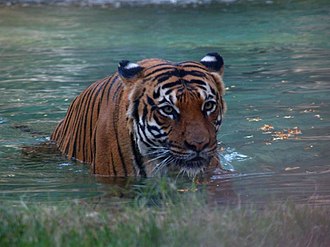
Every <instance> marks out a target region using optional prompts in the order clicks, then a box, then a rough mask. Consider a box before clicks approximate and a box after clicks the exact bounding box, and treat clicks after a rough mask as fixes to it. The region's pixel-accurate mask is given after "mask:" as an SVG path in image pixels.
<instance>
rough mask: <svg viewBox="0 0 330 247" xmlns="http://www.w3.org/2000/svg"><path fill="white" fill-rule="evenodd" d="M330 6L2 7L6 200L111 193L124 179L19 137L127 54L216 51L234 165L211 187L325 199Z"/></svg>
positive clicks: (216, 192) (264, 196) (39, 132)
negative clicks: (35, 150) (28, 150)
mask: <svg viewBox="0 0 330 247" xmlns="http://www.w3.org/2000/svg"><path fill="white" fill-rule="evenodd" d="M329 16H330V4H329V3H327V1H275V2H272V3H271V2H267V3H266V2H262V1H257V2H249V1H243V2H238V3H231V4H214V5H201V6H198V7H193V6H190V7H189V6H188V7H182V6H175V5H168V6H159V5H157V6H144V7H143V6H142V7H141V6H140V7H123V8H117V9H115V8H111V7H108V8H101V7H93V8H87V7H86V8H81V7H75V6H65V7H60V6H39V7H38V6H30V7H23V6H12V7H4V6H2V7H0V200H2V201H3V200H13V201H17V200H32V201H62V200H67V199H69V200H73V199H92V200H94V199H95V200H104V201H105V202H107V201H108V200H109V201H111V198H113V197H112V195H113V194H116V192H117V190H118V187H120V186H121V185H122V184H123V183H125V182H126V181H125V180H120V181H118V180H113V181H108V182H110V184H109V183H104V182H102V181H100V180H99V179H98V178H96V177H94V176H93V175H92V174H90V173H89V170H88V166H87V165H82V164H77V163H74V162H71V161H68V160H66V159H65V158H63V157H61V156H59V155H56V154H48V155H47V154H41V155H39V156H38V157H31V156H25V155H22V146H25V145H31V144H37V143H40V142H43V141H45V140H46V139H47V137H48V136H49V135H50V133H51V132H52V130H53V129H54V127H55V125H56V124H57V122H58V121H59V120H60V119H61V118H62V117H63V116H64V114H65V112H66V109H67V107H68V105H69V103H70V102H71V101H72V99H73V98H74V97H75V96H76V95H78V94H79V92H81V91H82V90H83V89H85V88H86V87H87V86H88V85H89V84H90V83H91V82H93V81H95V80H97V79H100V78H103V77H105V76H107V75H109V74H111V73H112V72H113V71H115V70H116V66H117V63H118V61H120V60H122V59H129V60H131V61H137V60H140V59H143V58H149V57H159V58H165V59H168V60H172V61H182V60H192V59H193V60H200V58H202V57H203V56H204V55H205V54H206V53H208V52H210V51H218V52H220V53H221V54H222V55H223V57H224V59H225V64H226V68H225V83H226V86H227V90H228V91H227V94H226V97H225V99H226V101H227V105H228V112H227V114H226V118H225V120H224V123H223V126H222V128H221V130H220V133H219V140H220V141H221V147H222V149H223V152H222V157H223V164H224V165H226V166H227V167H229V168H230V167H234V168H235V170H236V171H237V172H238V174H237V175H235V176H228V177H223V176H219V175H217V173H216V171H215V172H214V176H213V177H212V181H211V182H210V183H209V184H208V185H207V187H208V190H209V192H210V196H211V197H212V198H214V200H216V201H221V202H223V201H226V200H227V199H228V198H239V200H241V201H243V202H244V201H247V202H249V201H256V202H260V203H264V202H266V201H267V200H269V199H270V198H273V199H275V200H279V201H283V200H287V199H291V200H294V201H297V202H302V203H313V202H316V203H319V204H329V203H330V152H329V147H330V119H329V117H330V96H329V93H330V61H329V57H330V44H329V40H330V35H329V34H330V24H329V23H330V18H329ZM17 125H24V126H28V127H29V129H31V130H33V131H32V132H27V131H22V128H15V127H14V126H17ZM265 125H271V126H272V127H273V129H270V130H269V131H267V129H266V128H265ZM262 127H264V128H263V129H262ZM23 130H24V128H23ZM228 200H229V199H228Z"/></svg>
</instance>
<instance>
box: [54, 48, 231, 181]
mask: <svg viewBox="0 0 330 247" xmlns="http://www.w3.org/2000/svg"><path fill="white" fill-rule="evenodd" d="M223 71H224V62H223V58H222V57H221V56H220V55H219V54H217V53H209V54H207V55H206V56H205V57H204V58H203V59H202V60H201V61H200V62H194V61H187V62H182V63H177V64H175V63H172V62H169V61H165V60H161V59H145V60H142V61H140V62H138V63H131V62H129V61H126V60H124V61H122V62H120V64H119V66H118V71H117V72H116V73H114V74H113V75H112V76H109V77H106V78H104V79H102V80H99V81H97V82H95V83H93V84H92V85H90V86H89V87H88V88H87V89H86V90H84V91H83V92H82V93H81V94H80V95H78V96H77V97H76V98H75V99H74V101H73V102H72V103H71V105H70V106H69V108H68V111H67V113H66V115H65V117H64V119H63V120H62V121H61V122H60V123H59V124H58V126H57V127H56V129H55V130H54V132H53V133H52V135H51V140H53V141H55V142H56V144H57V146H58V148H59V149H60V151H61V152H62V153H63V154H65V155H67V157H68V158H69V159H71V158H74V159H76V160H78V161H81V162H85V163H89V164H91V167H92V171H93V173H95V174H98V175H106V176H153V175H155V174H157V173H163V172H164V171H167V170H168V169H174V170H177V171H178V172H179V173H180V172H181V173H187V174H188V175H189V176H194V175H196V174H198V173H200V172H202V171H203V170H204V169H205V168H206V167H208V166H218V165H219V158H218V154H217V132H218V130H219V127H220V125H221V122H222V118H223V114H224V112H225V102H224V100H223V95H224V85H223V81H222V76H223Z"/></svg>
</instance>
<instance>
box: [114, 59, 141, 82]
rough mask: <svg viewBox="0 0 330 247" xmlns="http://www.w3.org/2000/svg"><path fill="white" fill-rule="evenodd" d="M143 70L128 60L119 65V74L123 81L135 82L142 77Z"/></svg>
mask: <svg viewBox="0 0 330 247" xmlns="http://www.w3.org/2000/svg"><path fill="white" fill-rule="evenodd" d="M142 70H143V68H142V67H141V66H140V65H138V64H137V63H131V62H130V61H127V60H122V61H121V62H119V64H118V73H119V75H120V77H121V78H122V79H123V81H134V80H135V79H137V78H138V77H139V76H140V75H141V72H142Z"/></svg>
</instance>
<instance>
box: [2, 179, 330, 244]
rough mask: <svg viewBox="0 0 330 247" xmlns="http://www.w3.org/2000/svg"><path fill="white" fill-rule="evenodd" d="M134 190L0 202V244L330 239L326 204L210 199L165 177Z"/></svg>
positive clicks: (300, 241)
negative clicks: (110, 196) (128, 198)
mask: <svg viewBox="0 0 330 247" xmlns="http://www.w3.org/2000/svg"><path fill="white" fill-rule="evenodd" d="M162 186H163V187H162ZM147 187H148V186H147ZM151 187H152V186H151ZM171 187H173V188H172V189H171ZM138 190H139V191H140V194H139V195H138V196H137V197H136V198H137V199H136V200H135V201H134V202H133V203H131V204H125V205H122V204H121V205H119V206H118V205H117V206H115V207H114V206H112V207H105V206H104V205H102V206H101V207H95V205H90V204H82V203H80V202H76V203H64V204H61V205H56V206H49V205H45V204H25V203H21V204H20V205H16V206H12V205H9V204H3V205H1V206H0V222H1V225H0V246H2V247H5V246H47V247H48V246H180V247H181V246H220V247H221V246H330V235H329V232H330V208H328V207H313V206H310V205H309V206H308V205H305V206H301V205H295V204H293V203H285V204H283V205H279V204H273V205H271V204H270V205H265V206H263V207H262V208H260V207H259V206H257V205H245V206H244V205H243V206H242V205H241V206H240V207H238V206H221V205H210V204H208V202H207V199H206V198H205V196H204V195H203V193H193V192H188V193H178V192H174V191H176V189H175V186H174V185H173V184H168V183H167V184H161V186H160V187H157V188H153V189H152V188H150V187H149V188H146V189H142V188H138Z"/></svg>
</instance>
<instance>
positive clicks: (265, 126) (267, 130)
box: [260, 124, 274, 132]
mask: <svg viewBox="0 0 330 247" xmlns="http://www.w3.org/2000/svg"><path fill="white" fill-rule="evenodd" d="M273 129H274V127H273V126H272V125H270V124H265V125H264V126H262V127H260V130H262V131H264V132H269V131H271V130H273Z"/></svg>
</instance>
